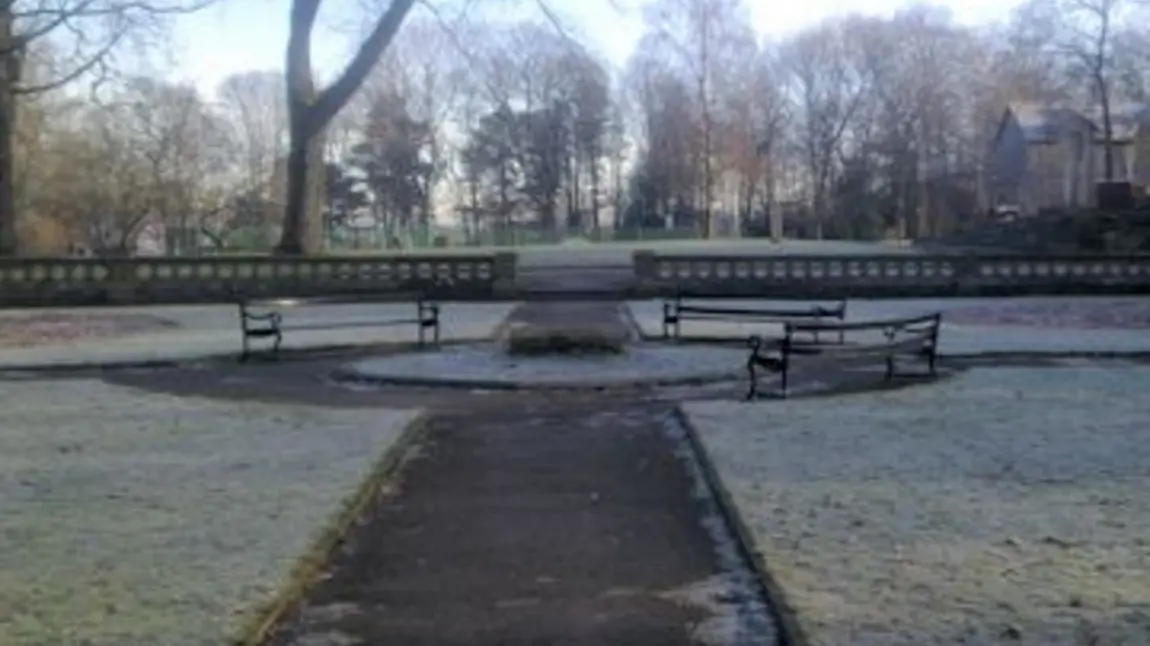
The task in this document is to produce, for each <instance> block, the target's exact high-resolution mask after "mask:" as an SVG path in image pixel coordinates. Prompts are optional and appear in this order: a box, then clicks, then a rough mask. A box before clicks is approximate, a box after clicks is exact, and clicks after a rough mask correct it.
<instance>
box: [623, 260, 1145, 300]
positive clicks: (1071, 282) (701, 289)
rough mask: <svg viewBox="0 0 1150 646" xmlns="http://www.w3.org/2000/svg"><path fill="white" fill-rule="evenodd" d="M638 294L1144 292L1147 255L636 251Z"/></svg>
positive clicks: (791, 294)
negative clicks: (726, 253)
mask: <svg viewBox="0 0 1150 646" xmlns="http://www.w3.org/2000/svg"><path fill="white" fill-rule="evenodd" d="M634 265H635V272H636V276H637V278H638V280H639V282H640V291H643V292H646V293H651V292H657V291H663V292H669V291H673V290H675V289H683V290H690V291H695V292H698V293H701V294H706V295H713V296H715V297H724V296H729V297H740V296H744V297H749V296H762V295H764V294H769V295H773V296H777V297H779V298H793V297H800V298H801V297H813V296H831V297H836V298H838V297H850V296H854V297H866V296H871V297H881V296H979V295H987V296H990V295H1010V294H1019V295H1022V294H1092V293H1147V292H1150V256H1082V255H1078V256H1071V255H1066V256H1033V255H1008V254H995V255H983V254H979V255H972V254H967V255H957V254H949V255H947V254H922V255H917V254H915V255H911V254H898V255H850V256H848V255H828V256H770V255H758V256H751V255H740V256H734V255H723V256H716V255H704V254H689V253H670V254H664V253H658V252H648V251H639V252H636V253H635V254H634Z"/></svg>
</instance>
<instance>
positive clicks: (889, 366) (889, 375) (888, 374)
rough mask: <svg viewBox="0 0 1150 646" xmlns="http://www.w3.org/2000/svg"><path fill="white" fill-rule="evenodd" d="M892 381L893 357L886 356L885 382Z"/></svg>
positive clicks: (891, 355)
mask: <svg viewBox="0 0 1150 646" xmlns="http://www.w3.org/2000/svg"><path fill="white" fill-rule="evenodd" d="M891 379H894V355H893V354H888V355H887V357H886V380H887V381H890V380H891Z"/></svg>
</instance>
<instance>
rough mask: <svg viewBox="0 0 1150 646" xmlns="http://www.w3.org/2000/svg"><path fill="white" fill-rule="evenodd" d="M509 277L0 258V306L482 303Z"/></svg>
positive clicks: (393, 259) (377, 266) (374, 261)
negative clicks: (371, 296) (428, 298)
mask: <svg viewBox="0 0 1150 646" xmlns="http://www.w3.org/2000/svg"><path fill="white" fill-rule="evenodd" d="M514 277H515V254H513V253H497V254H492V253H488V254H465V253H450V254H449V253H444V254H426V255H402V256H345V257H334V256H325V257H317V258H283V257H274V256H219V257H205V258H4V259H0V305H8V306H18V305H85V304H91V305H95V304H116V305H126V304H134V303H140V304H143V303H187V302H224V301H229V300H232V299H234V298H235V297H236V295H238V294H243V295H249V296H257V295H258V296H310V295H321V294H331V293H334V292H356V291H363V292H373V293H377V294H384V295H386V294H389V293H393V294H401V293H405V292H408V291H414V290H419V289H424V290H425V289H428V287H427V286H428V285H431V284H435V285H436V286H435V287H434V288H433V290H432V291H434V292H435V294H436V295H437V296H438V297H440V298H444V299H447V298H458V299H460V300H486V299H489V298H492V296H493V294H494V292H495V291H496V290H497V289H498V288H499V287H500V285H502V284H510V283H511V282H513V281H514Z"/></svg>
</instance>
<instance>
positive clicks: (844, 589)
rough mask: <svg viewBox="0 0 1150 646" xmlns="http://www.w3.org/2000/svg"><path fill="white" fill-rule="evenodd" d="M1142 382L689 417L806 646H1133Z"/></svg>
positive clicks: (1141, 503)
mask: <svg viewBox="0 0 1150 646" xmlns="http://www.w3.org/2000/svg"><path fill="white" fill-rule="evenodd" d="M1148 388H1150V369H1147V368H1146V367H1133V366H1121V367H1117V366H1109V367H1097V366H1095V367H1077V368H1061V369H1046V370H1036V369H1024V368H1001V369H977V370H973V371H971V372H969V373H967V374H965V375H963V376H960V377H958V378H956V380H955V381H953V382H949V383H947V384H946V385H945V386H938V387H921V388H913V389H908V390H902V391H894V392H888V393H882V394H865V395H853V396H846V397H842V398H836V399H827V400H817V401H800V400H792V401H787V402H771V403H763V404H751V405H744V404H730V403H719V402H707V403H698V404H688V405H687V410H688V413H689V415H690V418H691V420H692V422H693V424H694V425H695V426H696V428H697V429H698V430H699V433H700V435H701V438H702V440H703V442H704V444H705V446H706V447H707V450H708V453H709V454H710V455H711V456H712V459H713V460H714V462H715V463H716V466H717V468H718V471H719V472H720V477H721V478H722V480H723V482H724V484H725V486H726V487H727V488H728V489H729V490H730V492H731V494H732V496H733V498H734V499H735V501H736V504H737V505H738V507H739V512H740V514H741V515H742V516H743V518H744V520H745V521H746V523H747V524H748V526H749V527H750V529H751V531H752V533H753V534H755V536H756V538H757V540H758V545H757V547H758V549H760V550H761V551H762V553H763V555H764V558H765V559H766V562H767V567H768V568H770V569H771V570H772V573H773V574H774V575H775V576H776V577H777V579H778V580H779V582H780V584H781V585H782V586H783V588H784V589H785V590H786V592H787V594H788V596H789V597H790V600H791V603H792V605H793V606H794V607H795V609H796V611H797V613H798V615H799V618H800V621H801V623H802V624H803V625H804V626H805V628H806V629H807V630H808V631H809V632H810V633H811V636H812V641H813V643H815V644H819V645H826V646H831V645H834V646H844V645H850V646H872V645H873V646H902V645H905V646H927V645H931V644H980V645H998V644H1034V645H1036V646H1037V645H1042V646H1063V645H1065V646H1072V645H1073V646H1086V645H1095V646H1110V645H1119V644H1122V645H1130V646H1134V645H1136V644H1147V643H1150V498H1148V497H1147V496H1146V492H1147V491H1148V490H1150V442H1148V441H1147V437H1146V420H1147V419H1150V400H1148V399H1147V398H1146V397H1145V393H1146V391H1147V389H1148Z"/></svg>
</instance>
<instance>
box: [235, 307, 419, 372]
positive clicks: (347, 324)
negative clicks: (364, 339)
mask: <svg viewBox="0 0 1150 646" xmlns="http://www.w3.org/2000/svg"><path fill="white" fill-rule="evenodd" d="M411 301H414V303H415V317H414V318H408V317H402V318H394V317H393V318H379V319H371V320H363V321H332V322H323V323H305V324H299V325H291V324H288V325H285V324H284V322H283V314H282V313H281V312H280V310H282V309H284V308H293V307H307V306H314V305H355V304H362V303H379V304H381V305H384V304H395V303H402V302H411ZM237 305H238V307H239V317H240V336H241V338H242V342H243V350H242V351H241V352H240V356H239V360H240V361H247V360H248V358H249V357H251V356H252V348H251V340H252V339H267V338H271V339H273V341H272V346H271V347H270V348H268V349H266V351H265V352H267V353H269V354H271V355H272V356H276V355H278V353H279V350H280V344H282V343H283V335H284V332H289V331H293V330H295V331H304V330H335V329H341V328H356V327H390V326H396V325H415V326H416V329H417V331H418V334H419V337H418V343H419V347H421V348H422V347H424V346H425V345H426V343H427V331H428V330H429V329H430V330H431V331H432V342H433V343H434V344H435V345H439V304H438V303H435V302H432V301H430V300H428V299H427V298H426V297H425V296H424V295H423V294H421V293H420V294H411V295H410V296H409V297H406V298H405V297H404V296H402V295H399V296H397V295H394V294H393V295H391V296H390V298H388V299H387V300H382V299H378V298H373V297H372V295H370V294H362V293H361V294H335V295H327V296H309V297H300V298H266V297H259V298H241V299H239V300H238V301H237ZM252 309H257V310H267V311H262V312H253V311H252Z"/></svg>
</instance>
